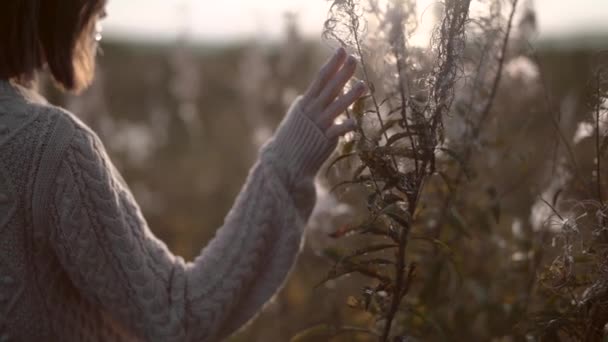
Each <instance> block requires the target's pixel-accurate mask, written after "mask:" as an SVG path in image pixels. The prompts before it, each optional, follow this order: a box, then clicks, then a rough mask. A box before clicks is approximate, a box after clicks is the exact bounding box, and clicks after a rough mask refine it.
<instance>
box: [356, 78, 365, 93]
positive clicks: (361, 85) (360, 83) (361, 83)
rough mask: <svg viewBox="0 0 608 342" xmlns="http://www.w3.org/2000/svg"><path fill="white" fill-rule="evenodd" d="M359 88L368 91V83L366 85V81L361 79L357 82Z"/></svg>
mask: <svg viewBox="0 0 608 342" xmlns="http://www.w3.org/2000/svg"><path fill="white" fill-rule="evenodd" d="M357 89H359V90H360V91H362V92H365V91H367V85H365V82H363V81H359V83H358V84H357Z"/></svg>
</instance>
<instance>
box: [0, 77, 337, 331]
mask: <svg viewBox="0 0 608 342" xmlns="http://www.w3.org/2000/svg"><path fill="white" fill-rule="evenodd" d="M298 108H299V106H298V105H297V101H296V102H295V103H294V105H293V106H292V108H291V109H290V111H289V112H288V114H287V115H286V117H285V119H284V120H283V122H282V123H281V125H280V126H279V128H278V129H277V131H276V134H275V136H274V138H273V139H271V140H270V141H269V142H268V143H267V144H266V145H264V147H263V148H262V149H261V150H260V153H259V158H258V161H257V162H256V163H255V165H254V166H253V167H252V168H251V170H250V172H249V175H248V177H247V180H246V182H245V184H244V186H243V188H242V190H241V192H240V194H239V195H238V197H237V198H236V201H235V203H234V206H233V207H232V209H231V210H230V212H229V213H228V214H227V216H226V218H225V221H224V225H223V226H222V227H221V228H219V229H218V231H217V233H216V236H215V237H214V239H213V240H212V241H211V242H210V243H209V245H208V246H206V247H205V248H204V249H202V251H201V253H200V255H199V256H198V257H197V258H196V259H195V260H194V261H192V262H184V260H183V259H182V258H180V257H178V256H175V255H173V254H172V253H171V252H170V251H169V250H168V249H167V247H166V245H165V244H164V243H163V242H162V241H160V240H158V239H157V238H156V237H155V236H154V235H153V234H152V232H151V231H150V229H149V228H148V225H147V224H146V221H145V219H144V217H143V216H142V213H141V210H140V208H139V206H138V205H137V203H136V201H135V200H134V198H133V195H132V194H131V192H130V191H129V188H128V187H127V185H126V184H125V183H124V181H123V180H122V178H121V176H120V175H119V173H118V172H117V171H116V169H115V168H114V166H113V165H112V162H111V161H110V159H109V158H108V155H107V154H106V151H105V150H104V147H103V145H102V143H101V141H100V140H99V138H98V137H97V135H96V134H95V133H94V132H93V131H91V129H90V128H88V127H87V126H86V125H85V124H84V123H82V122H81V121H80V120H79V119H78V118H76V117H75V116H74V115H72V114H70V113H69V112H66V111H64V110H62V109H59V108H57V107H54V106H51V105H48V104H47V103H46V101H44V99H42V98H41V97H39V96H38V95H36V94H35V93H32V92H30V91H28V90H25V89H23V88H21V87H18V86H14V85H12V84H11V83H9V82H7V81H1V80H0V341H2V342H5V341H124V340H129V341H216V340H221V339H222V338H225V337H227V336H229V335H230V334H231V333H233V332H234V331H236V330H237V329H238V328H239V327H241V326H243V325H244V324H245V323H246V322H247V321H249V320H250V319H252V317H254V316H255V315H256V313H257V312H259V311H260V310H261V308H262V306H263V305H264V303H266V302H268V301H269V300H270V298H271V297H272V296H273V294H274V293H275V292H276V291H277V290H278V289H279V288H280V287H281V286H282V284H283V282H284V280H285V278H286V276H287V275H288V273H289V271H290V268H291V267H292V265H293V264H294V261H295V258H296V256H297V253H298V251H299V250H300V247H301V245H302V234H303V227H304V225H305V224H306V221H307V219H308V217H309V216H310V213H311V210H312V207H313V205H314V202H315V198H316V197H315V191H314V186H313V178H314V176H315V174H316V173H317V171H318V169H319V168H320V166H321V164H322V163H323V162H324V161H325V160H326V159H327V157H328V156H329V154H331V152H332V151H333V149H334V148H335V144H336V141H333V140H328V139H327V138H326V136H325V135H324V134H323V133H322V132H321V130H320V129H318V128H317V126H316V125H315V124H314V123H313V122H312V121H311V120H310V119H308V117H306V116H305V115H304V114H302V112H301V111H300V110H299V109H298ZM184 191H187V189H184ZM207 209H208V210H212V208H207Z"/></svg>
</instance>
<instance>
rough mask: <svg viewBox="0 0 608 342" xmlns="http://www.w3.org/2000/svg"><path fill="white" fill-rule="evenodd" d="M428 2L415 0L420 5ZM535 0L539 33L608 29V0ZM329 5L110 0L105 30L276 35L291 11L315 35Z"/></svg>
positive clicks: (210, 37) (227, 37) (152, 36)
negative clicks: (286, 14) (287, 13)
mask: <svg viewBox="0 0 608 342" xmlns="http://www.w3.org/2000/svg"><path fill="white" fill-rule="evenodd" d="M520 2H522V1H520ZM431 3H433V0H419V7H420V8H425V7H426V6H428V5H429V4H431ZM534 3H535V7H536V10H537V21H538V26H539V31H540V34H541V37H549V38H555V37H562V36H568V35H577V34H578V35H580V34H586V33H592V32H608V0H535V2H534ZM329 5H330V2H329V1H327V0H215V1H211V0H110V1H109V4H108V10H107V11H108V14H109V16H108V18H107V19H106V20H105V21H104V30H105V34H106V35H108V36H111V37H114V38H129V39H139V38H142V39H146V40H166V39H175V37H177V36H178V35H180V34H183V33H184V32H187V33H188V35H189V37H190V38H191V39H193V40H198V41H222V42H227V41H232V40H246V39H257V38H259V39H268V38H270V39H277V38H280V36H281V34H282V33H283V28H284V22H285V21H284V13H286V12H295V13H297V14H298V22H299V24H300V28H301V29H302V31H303V33H304V34H305V35H307V36H312V37H314V36H319V35H320V33H321V29H322V27H323V22H324V20H325V19H326V17H327V11H328V8H329ZM421 12H423V11H421V10H419V13H421ZM422 19H423V20H424V18H422Z"/></svg>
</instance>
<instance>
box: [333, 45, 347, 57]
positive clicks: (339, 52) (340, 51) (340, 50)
mask: <svg viewBox="0 0 608 342" xmlns="http://www.w3.org/2000/svg"><path fill="white" fill-rule="evenodd" d="M345 52H346V51H344V48H343V47H341V46H340V47H339V48H338V49H337V50H336V53H335V55H336V56H339V55H341V54H343V53H345Z"/></svg>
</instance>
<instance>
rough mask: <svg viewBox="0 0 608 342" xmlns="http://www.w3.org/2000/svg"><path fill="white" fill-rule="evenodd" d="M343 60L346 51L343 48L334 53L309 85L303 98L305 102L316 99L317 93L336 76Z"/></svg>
mask: <svg viewBox="0 0 608 342" xmlns="http://www.w3.org/2000/svg"><path fill="white" fill-rule="evenodd" d="M345 60H346V51H345V50H344V48H339V49H337V50H336V53H334V55H333V56H332V57H331V58H330V60H329V61H327V63H325V65H324V66H323V67H321V70H319V74H318V75H317V77H316V78H315V80H314V81H313V82H312V83H311V84H310V86H309V87H308V90H306V93H305V95H304V98H305V99H307V100H311V99H314V98H316V97H317V96H318V95H319V93H321V90H323V88H324V87H325V85H326V84H327V82H328V81H329V80H330V79H331V78H332V77H333V76H334V75H335V74H336V72H337V71H338V70H339V69H340V67H341V66H342V64H344V61H345Z"/></svg>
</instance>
